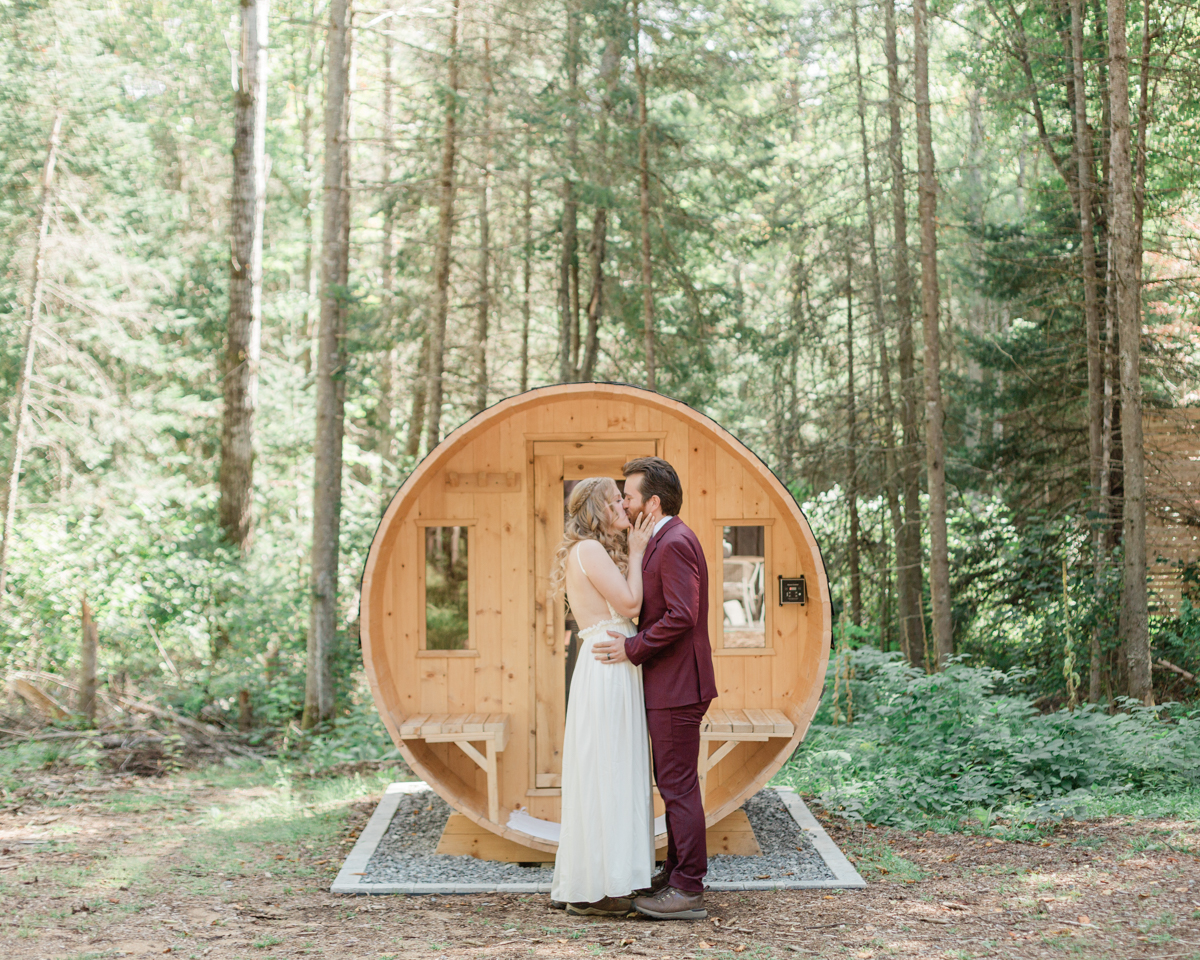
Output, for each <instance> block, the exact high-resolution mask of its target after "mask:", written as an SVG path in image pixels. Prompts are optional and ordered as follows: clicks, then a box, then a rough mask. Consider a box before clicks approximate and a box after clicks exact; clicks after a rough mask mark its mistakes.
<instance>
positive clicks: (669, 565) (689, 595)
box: [625, 540, 700, 664]
mask: <svg viewBox="0 0 1200 960" xmlns="http://www.w3.org/2000/svg"><path fill="white" fill-rule="evenodd" d="M660 549H662V550H663V551H664V556H663V561H662V563H661V565H660V567H659V570H660V571H661V572H660V574H659V576H660V578H661V580H662V589H663V599H664V600H665V601H666V604H667V612H666V613H665V614H664V615H663V617H662V619H661V620H658V621H657V622H655V623H654V625H653V626H651V627H650V628H649V629H647V630H643V631H641V632H639V633H637V634H635V635H634V636H632V637H629V638H628V639H627V640H626V641H625V655H626V656H628V657H629V660H630V662H631V663H633V664H642V663H645V662H646V661H647V660H649V659H650V658H651V657H653V656H654V655H655V654H657V653H661V652H662V651H663V650H665V649H666V648H667V647H669V646H671V644H673V643H675V642H676V641H677V640H679V639H680V638H682V637H684V636H687V635H688V634H690V633H691V631H692V628H694V627H695V626H696V618H697V617H698V616H699V612H700V566H699V564H698V563H697V561H696V555H695V551H694V550H693V548H692V545H691V544H689V543H688V542H687V541H686V540H673V541H671V542H670V543H664V544H663V545H662V547H661V548H660Z"/></svg>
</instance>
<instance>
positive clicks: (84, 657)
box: [79, 597, 100, 723]
mask: <svg viewBox="0 0 1200 960" xmlns="http://www.w3.org/2000/svg"><path fill="white" fill-rule="evenodd" d="M81 606H82V610H81V619H82V631H81V634H80V643H79V712H80V713H81V714H83V716H84V718H85V719H86V720H87V722H88V723H95V722H96V649H97V647H99V645H100V637H99V633H98V631H97V630H96V621H95V620H93V619H92V608H91V607H89V606H88V602H87V597H84V598H83V601H82V604H81Z"/></svg>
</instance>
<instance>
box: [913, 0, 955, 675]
mask: <svg viewBox="0 0 1200 960" xmlns="http://www.w3.org/2000/svg"><path fill="white" fill-rule="evenodd" d="M913 79H914V88H915V89H914V95H915V96H914V99H915V100H916V106H917V190H918V205H917V206H918V217H919V218H920V221H921V312H922V314H923V315H924V324H925V471H926V482H927V484H928V487H929V593H930V598H931V601H932V604H931V605H932V608H933V609H932V621H933V642H934V650H935V651H936V653H937V666H938V669H941V668H942V667H943V666H944V665H945V664H946V661H947V660H948V659H949V658H950V657H951V656H953V655H954V634H953V624H952V622H951V616H950V613H951V612H950V555H949V550H948V544H947V534H946V449H945V440H944V439H943V436H942V423H943V411H942V384H941V350H940V346H939V343H938V306H939V304H938V301H939V299H940V295H939V290H938V268H937V173H936V171H935V168H934V157H933V123H932V117H931V115H930V103H929V11H928V8H927V5H926V0H913Z"/></svg>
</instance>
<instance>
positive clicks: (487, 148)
mask: <svg viewBox="0 0 1200 960" xmlns="http://www.w3.org/2000/svg"><path fill="white" fill-rule="evenodd" d="M488 16H490V11H485V14H484V23H485V26H484V31H483V171H482V174H481V176H480V184H479V314H478V320H477V322H476V325H475V412H476V413H480V412H482V411H483V410H485V409H487V399H488V368H487V340H488V308H489V307H490V305H491V298H492V291H491V287H490V286H489V283H488V274H489V271H490V270H491V262H490V261H491V255H492V251H491V240H490V238H489V235H488V231H489V229H490V224H489V223H488V202H489V200H490V198H491V191H492V112H491V107H492V37H491V27H490V25H487V19H488Z"/></svg>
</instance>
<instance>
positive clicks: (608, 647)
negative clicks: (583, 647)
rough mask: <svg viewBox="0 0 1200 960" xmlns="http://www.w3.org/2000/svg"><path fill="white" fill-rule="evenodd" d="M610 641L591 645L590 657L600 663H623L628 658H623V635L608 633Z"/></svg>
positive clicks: (610, 631)
mask: <svg viewBox="0 0 1200 960" xmlns="http://www.w3.org/2000/svg"><path fill="white" fill-rule="evenodd" d="M608 635H609V637H611V638H612V639H610V640H601V641H600V642H599V643H593V644H592V655H593V656H594V657H595V658H596V659H597V660H599V661H600V662H601V663H624V662H625V661H626V660H628V659H629V658H628V657H627V656H625V635H624V634H623V633H614V632H613V631H612V630H609V631H608Z"/></svg>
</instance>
